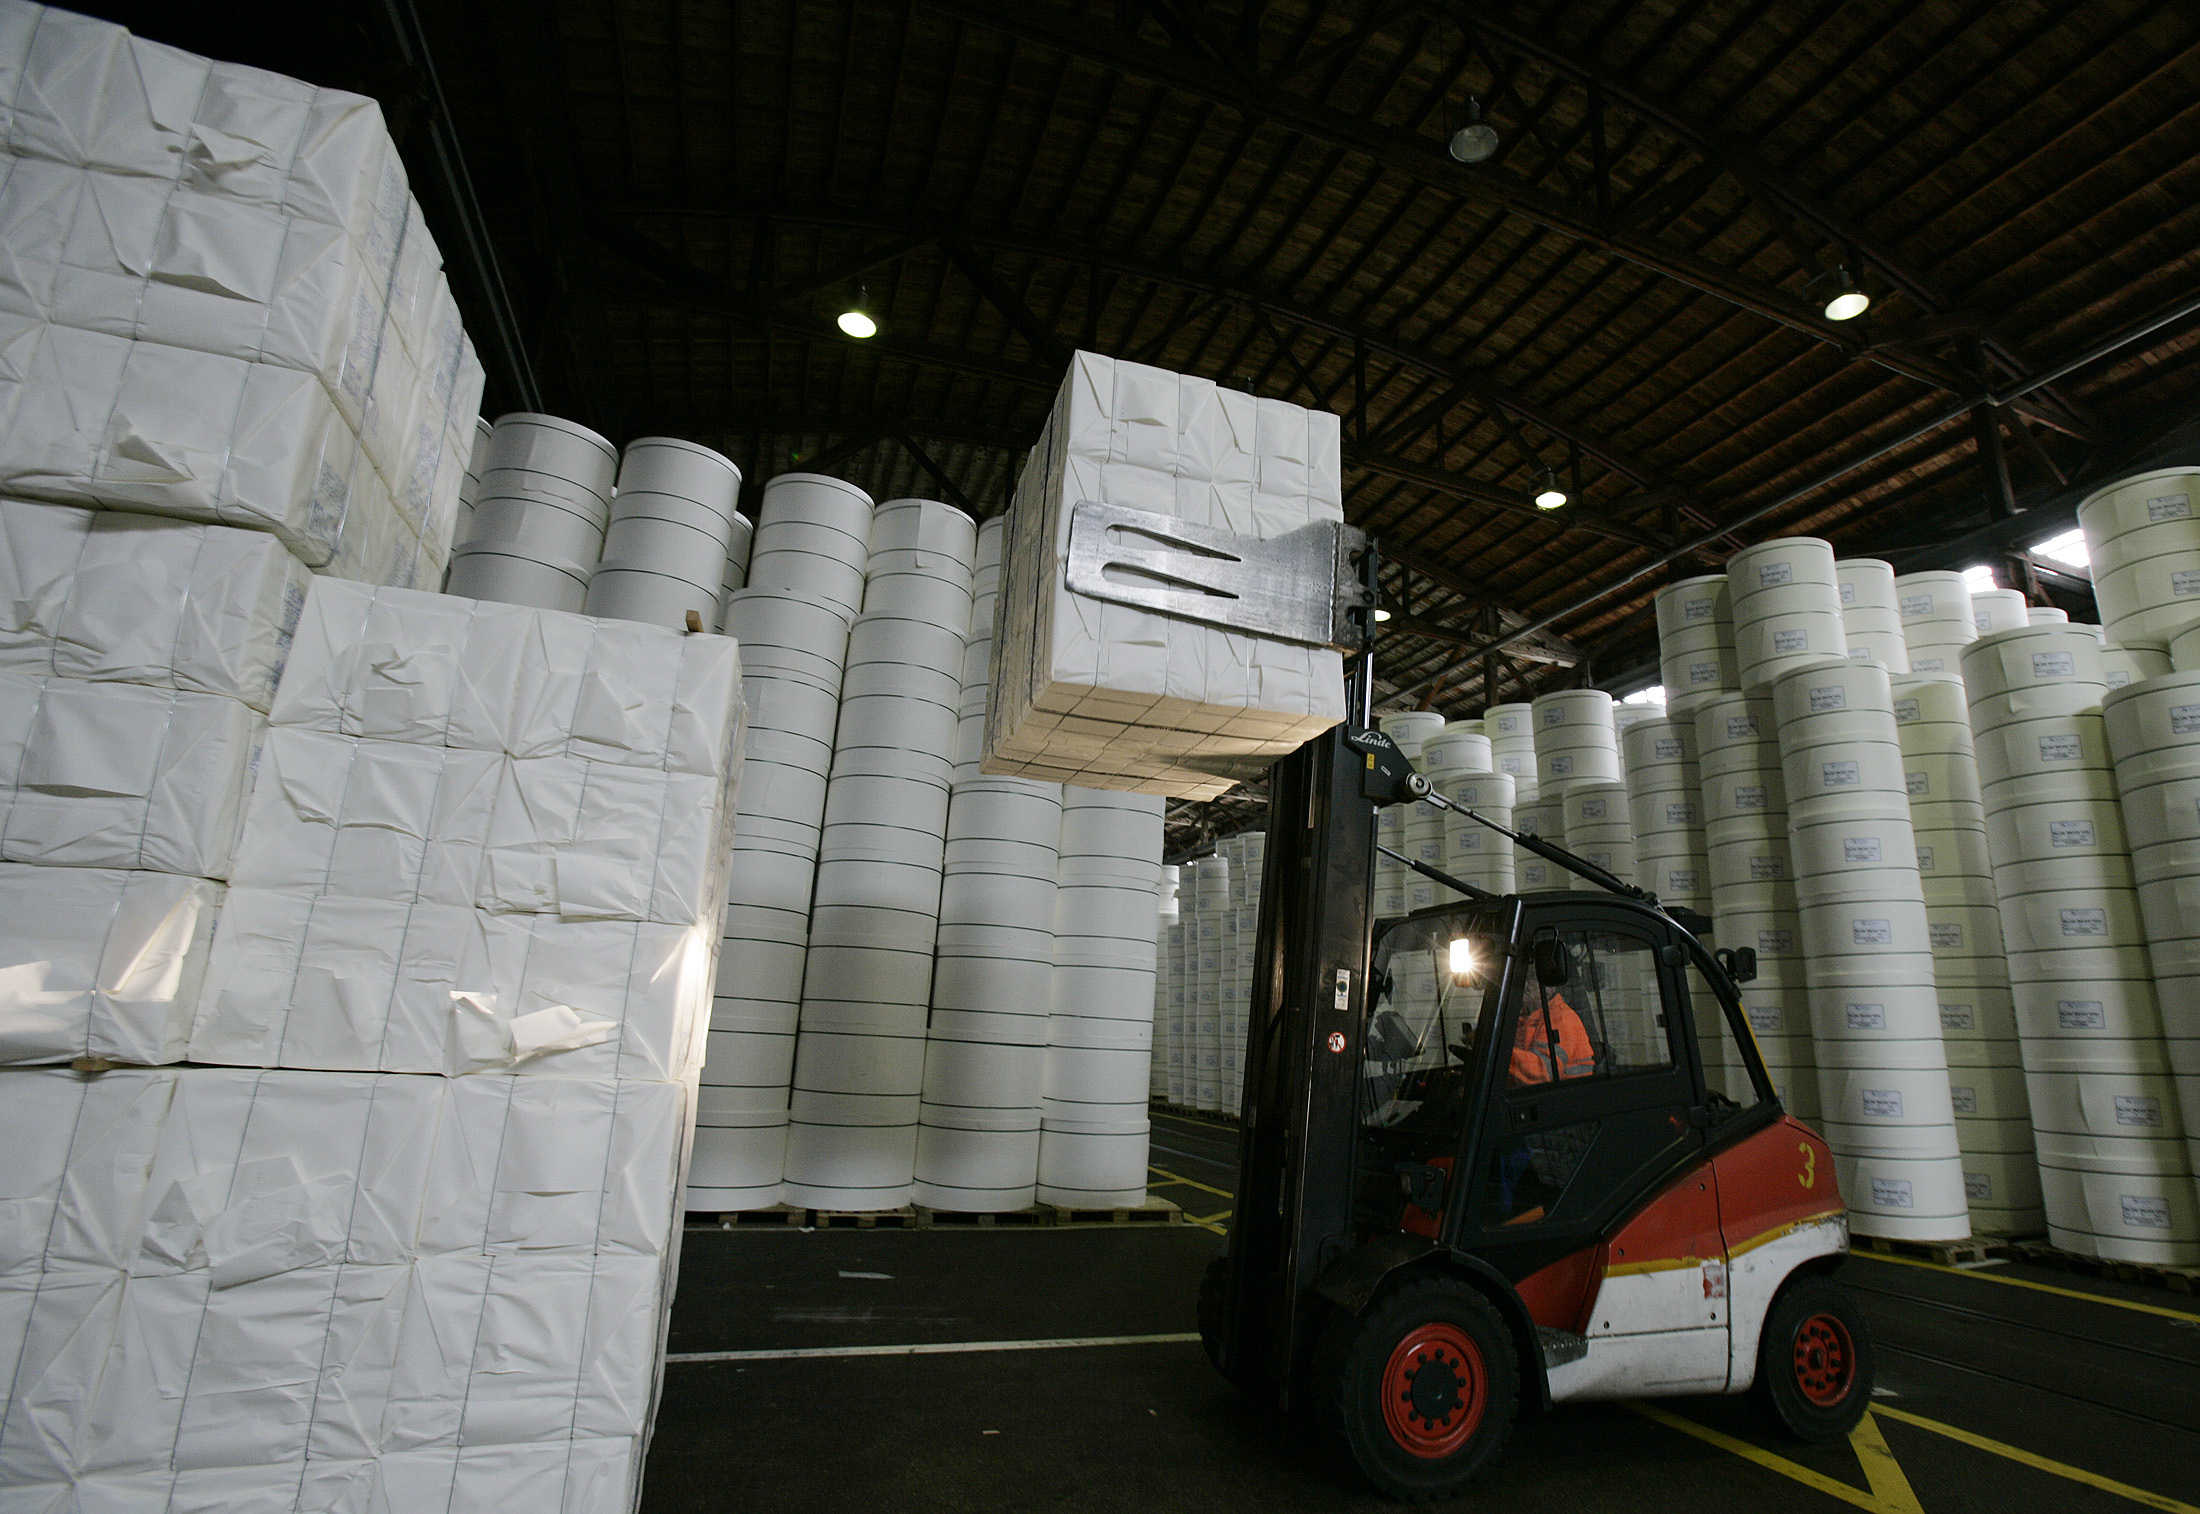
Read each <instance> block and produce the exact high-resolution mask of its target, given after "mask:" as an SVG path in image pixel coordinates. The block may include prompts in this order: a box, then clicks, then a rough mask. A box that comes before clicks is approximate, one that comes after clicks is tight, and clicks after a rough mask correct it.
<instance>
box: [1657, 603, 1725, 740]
mask: <svg viewBox="0 0 2200 1514" xmlns="http://www.w3.org/2000/svg"><path fill="white" fill-rule="evenodd" d="M1656 605H1657V615H1658V666H1659V671H1660V674H1661V675H1662V676H1663V678H1664V679H1665V707H1666V709H1667V711H1668V712H1670V713H1671V714H1673V715H1674V716H1677V717H1686V716H1689V715H1692V714H1693V712H1694V711H1695V710H1697V709H1698V708H1699V707H1701V705H1702V704H1703V702H1704V700H1706V699H1708V698H1710V697H1711V696H1712V695H1714V694H1724V693H1727V692H1729V691H1731V690H1734V689H1738V688H1740V687H1741V670H1740V667H1739V665H1738V664H1737V663H1736V661H1735V654H1734V605H1733V601H1732V599H1731V597H1730V595H1729V591H1728V586H1727V579H1726V575H1725V574H1724V573H1712V574H1706V575H1704V576H1703V577H1700V578H1684V579H1682V580H1681V581H1680V582H1678V583H1673V584H1668V585H1666V586H1665V587H1664V588H1662V589H1660V590H1659V591H1658V594H1657V600H1656Z"/></svg>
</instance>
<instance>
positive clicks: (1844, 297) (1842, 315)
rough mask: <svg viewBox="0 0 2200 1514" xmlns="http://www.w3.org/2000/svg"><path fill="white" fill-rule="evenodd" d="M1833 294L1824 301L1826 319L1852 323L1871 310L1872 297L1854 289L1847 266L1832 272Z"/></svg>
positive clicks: (1854, 284)
mask: <svg viewBox="0 0 2200 1514" xmlns="http://www.w3.org/2000/svg"><path fill="white" fill-rule="evenodd" d="M1832 277H1833V293H1832V295H1831V296H1829V297H1828V298H1827V300H1826V319H1827V320H1829V321H1853V320H1855V319H1856V318H1857V317H1858V316H1860V315H1862V314H1863V313H1864V312H1865V311H1866V310H1869V309H1870V308H1871V303H1872V297H1871V296H1870V295H1868V294H1866V293H1865V292H1864V291H1863V290H1861V289H1859V288H1857V287H1856V280H1854V279H1852V278H1850V277H1849V270H1848V267H1847V265H1845V264H1844V265H1842V266H1840V267H1837V268H1835V269H1834V270H1833V275H1832Z"/></svg>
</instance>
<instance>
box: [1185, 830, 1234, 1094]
mask: <svg viewBox="0 0 2200 1514" xmlns="http://www.w3.org/2000/svg"><path fill="white" fill-rule="evenodd" d="M1229 909H1230V863H1229V859H1228V858H1226V857H1224V856H1223V855H1222V854H1221V853H1220V852H1216V853H1213V854H1212V855H1209V856H1205V857H1202V858H1200V859H1199V860H1198V861H1196V862H1194V863H1193V864H1192V924H1193V926H1194V934H1195V935H1196V936H1197V937H1198V944H1197V950H1196V953H1195V955H1194V957H1193V968H1192V975H1191V984H1192V1040H1191V1043H1190V1045H1189V1046H1188V1047H1187V1052H1191V1051H1195V1050H1196V1053H1197V1057H1196V1061H1194V1060H1193V1059H1192V1058H1190V1057H1189V1056H1188V1057H1187V1061H1188V1062H1189V1063H1190V1064H1191V1065H1188V1066H1187V1067H1186V1068H1185V1077H1186V1081H1187V1083H1188V1084H1189V1089H1188V1092H1189V1094H1190V1101H1191V1105H1192V1107H1193V1108H1194V1109H1220V1108H1221V1107H1222V972H1223V947H1224V936H1225V933H1226V931H1227V921H1226V919H1225V916H1226V915H1227V913H1228V911H1229Z"/></svg>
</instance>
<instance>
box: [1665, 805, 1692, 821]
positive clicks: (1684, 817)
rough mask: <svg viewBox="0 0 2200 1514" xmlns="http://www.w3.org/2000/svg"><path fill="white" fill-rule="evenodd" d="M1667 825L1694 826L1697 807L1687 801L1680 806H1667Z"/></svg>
mask: <svg viewBox="0 0 2200 1514" xmlns="http://www.w3.org/2000/svg"><path fill="white" fill-rule="evenodd" d="M1665 823H1666V824H1667V825H1694V824H1695V823H1696V806H1695V805H1693V804H1690V803H1688V802H1687V801H1685V800H1683V801H1682V802H1681V803H1679V804H1669V805H1667V806H1666V807H1665Z"/></svg>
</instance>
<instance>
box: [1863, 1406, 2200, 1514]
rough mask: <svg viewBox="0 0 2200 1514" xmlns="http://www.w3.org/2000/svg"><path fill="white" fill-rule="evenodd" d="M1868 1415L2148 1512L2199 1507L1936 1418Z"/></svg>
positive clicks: (2192, 1513)
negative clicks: (1927, 1432) (2128, 1502)
mask: <svg viewBox="0 0 2200 1514" xmlns="http://www.w3.org/2000/svg"><path fill="white" fill-rule="evenodd" d="M1872 1413H1873V1414H1876V1415H1881V1416H1883V1417H1885V1418H1887V1419H1891V1420H1895V1421H1898V1422H1899V1423H1902V1424H1905V1425H1915V1426H1917V1428H1918V1429H1920V1430H1930V1431H1931V1432H1932V1433H1933V1434H1935V1435H1945V1436H1947V1437H1948V1439H1950V1440H1953V1441H1959V1442H1961V1443H1962V1444H1964V1445H1966V1446H1972V1447H1975V1448H1976V1449H1978V1450H1981V1451H1991V1452H1993V1454H1994V1455H1996V1456H2005V1457H2007V1458H2008V1459H2009V1460H2011V1461H2013V1462H2018V1463H2021V1464H2022V1465H2024V1466H2027V1467H2034V1468H2037V1469H2038V1470H2039V1471H2042V1472H2051V1473H2053V1474H2054V1475H2055V1476H2057V1477H2066V1478H2068V1479H2069V1480H2070V1481H2072V1482H2080V1483H2084V1484H2085V1485H2086V1486H2087V1487H2089V1488H2099V1489H2100V1490H2101V1491H2102V1492H2104V1493H2113V1494H2115V1495H2116V1496H2117V1497H2118V1498H2128V1499H2130V1500H2131V1501H2132V1502H2133V1503H2136V1504H2145V1505H2146V1506H2147V1507H2148V1508H2150V1509H2161V1510H2163V1511H2165V1514H2200V1506H2195V1505H2193V1504H2189V1503H2180V1502H2178V1501H2177V1500H2176V1499H2174V1498H2170V1497H2168V1496H2167V1495H2165V1494H2161V1493H2149V1492H2148V1491H2147V1490H2146V1489H2145V1488H2135V1487H2133V1486H2132V1485H2131V1484H2130V1483H2128V1482H2118V1481H2117V1480H2116V1479H2115V1478H2113V1477H2103V1476H2101V1475H2100V1474H2099V1473H2098V1472H2088V1471H2086V1470H2085V1469H2084V1468H2083V1467H2073V1466H2071V1465H2070V1464H2068V1463H2067V1462H2060V1461H2054V1460H2051V1459H2049V1458H2048V1457H2045V1456H2041V1455H2039V1454H2038V1453H2036V1452H2032V1451H2027V1450H2024V1449H2023V1448H2022V1447H2020V1446H2012V1445H2010V1444H2008V1443H2007V1442H2006V1441H1999V1440H1993V1439H1990V1438H1989V1437H1987V1436H1984V1435H1975V1434H1973V1433H1972V1432H1971V1431H1969V1430H1959V1429H1957V1428H1956V1427H1955V1426H1954V1425H1944V1424H1942V1423H1941V1422H1940V1421H1939V1420H1937V1419H1927V1418H1926V1417H1925V1416H1924V1415H1922V1414H1912V1413H1911V1412H1910V1411H1909V1410H1907V1409H1895V1408H1890V1407H1889V1406H1888V1405H1886V1404H1873V1405H1872Z"/></svg>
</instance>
